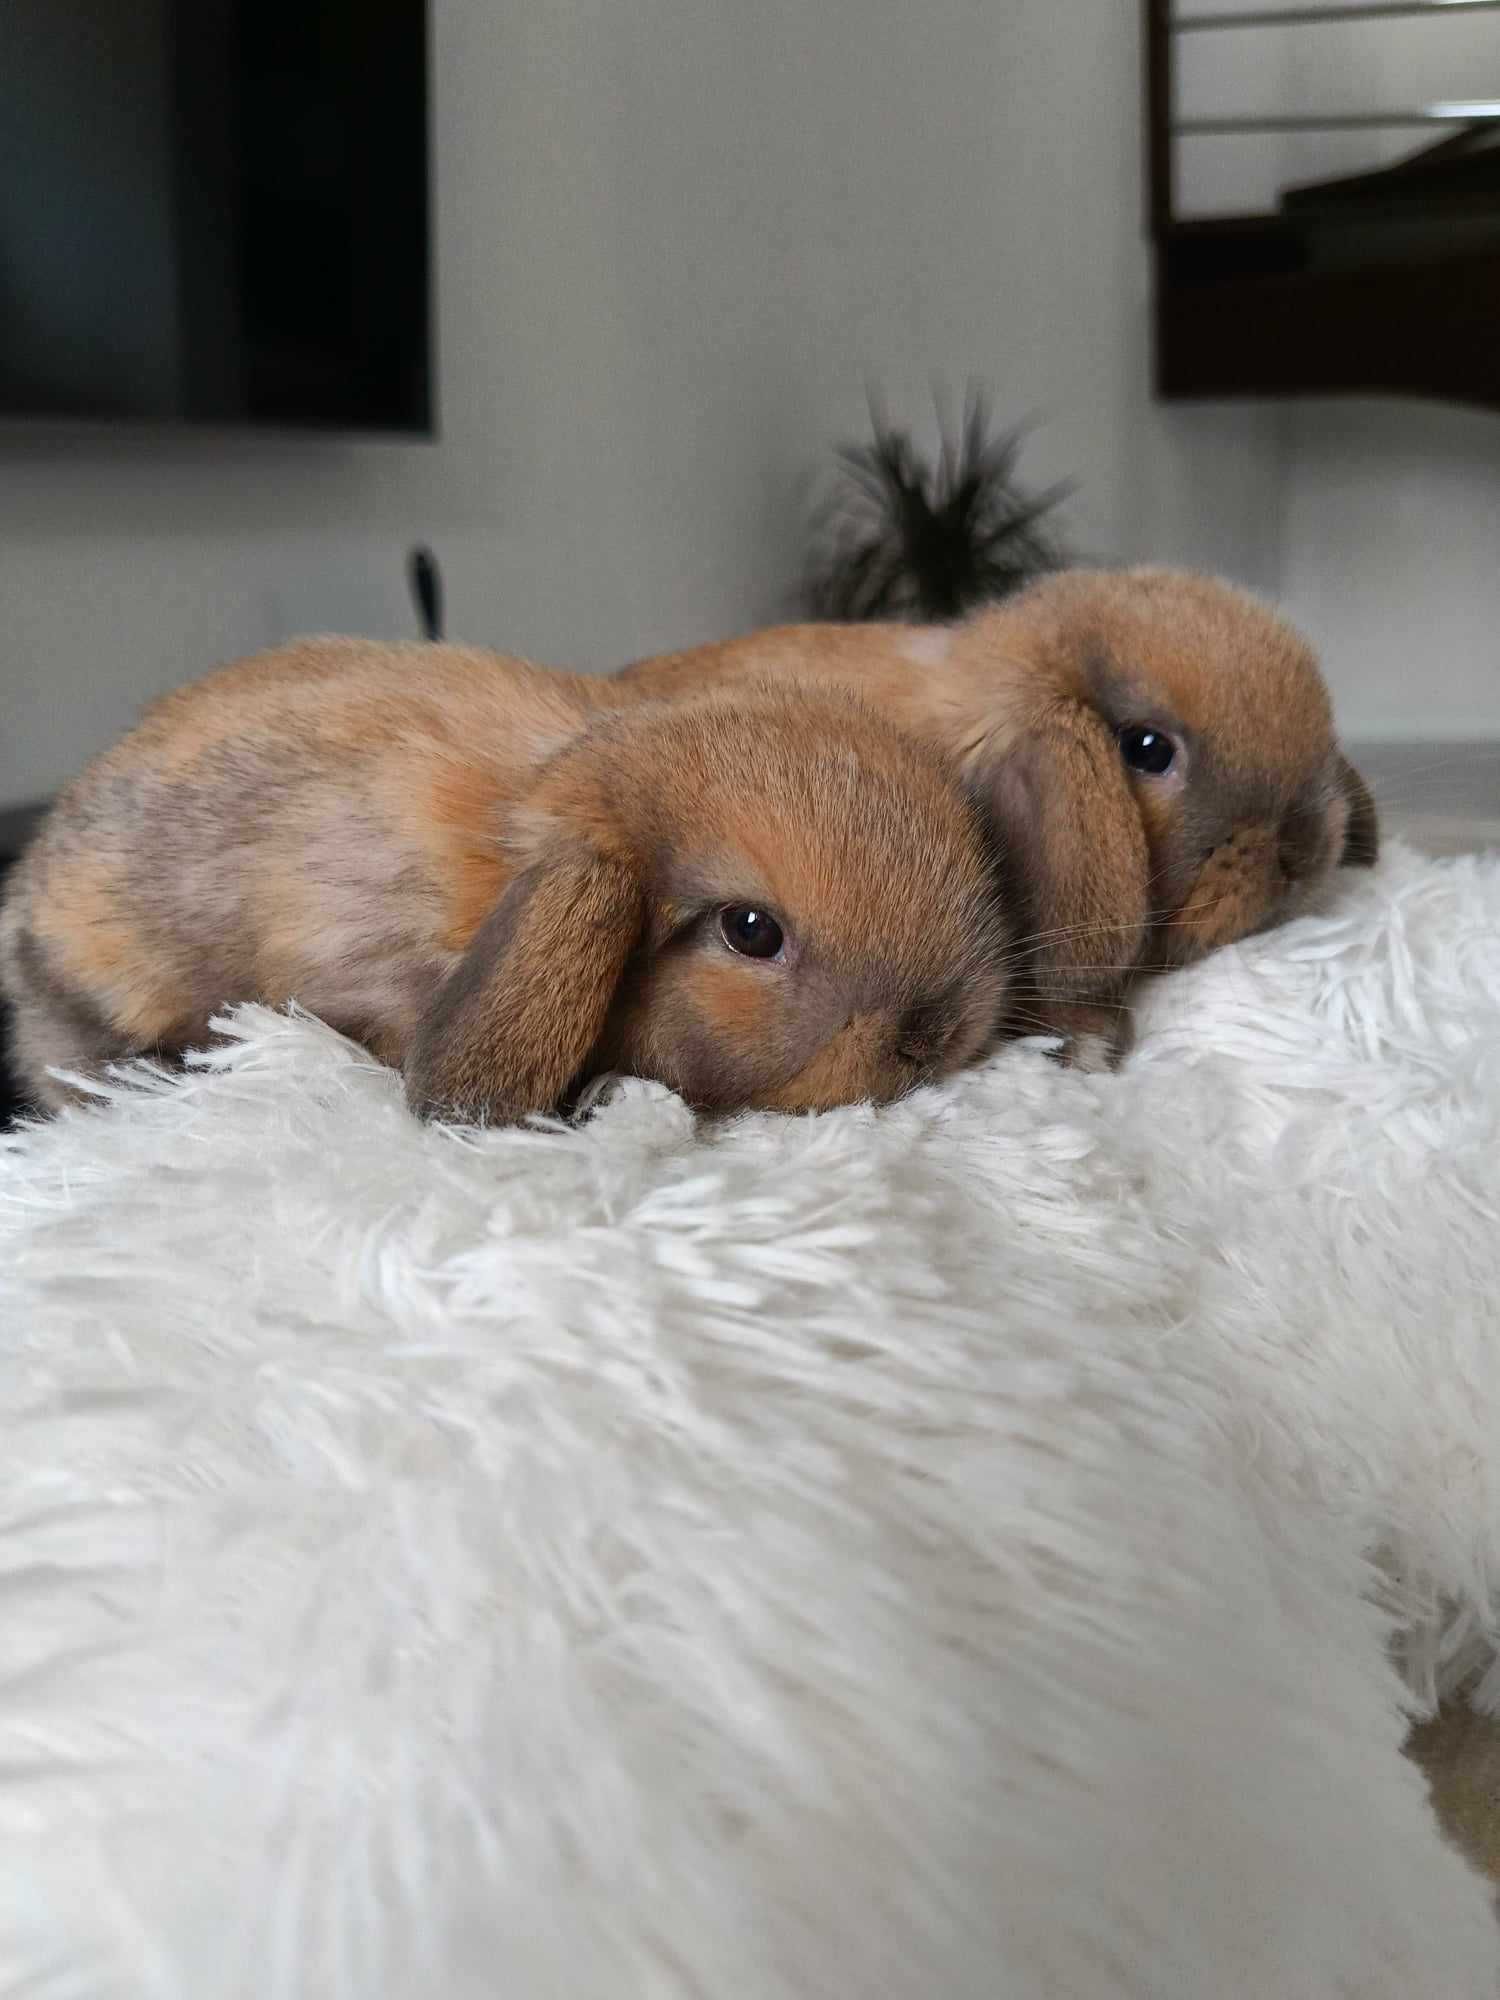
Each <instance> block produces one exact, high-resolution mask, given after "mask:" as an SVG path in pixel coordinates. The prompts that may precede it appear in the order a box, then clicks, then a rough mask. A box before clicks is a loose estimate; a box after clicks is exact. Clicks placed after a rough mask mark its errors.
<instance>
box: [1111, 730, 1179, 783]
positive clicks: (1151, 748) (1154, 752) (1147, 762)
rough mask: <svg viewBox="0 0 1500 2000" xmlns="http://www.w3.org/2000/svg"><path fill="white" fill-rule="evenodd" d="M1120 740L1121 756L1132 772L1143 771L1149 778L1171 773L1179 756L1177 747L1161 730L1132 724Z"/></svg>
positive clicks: (1120, 733) (1121, 732) (1121, 735)
mask: <svg viewBox="0 0 1500 2000" xmlns="http://www.w3.org/2000/svg"><path fill="white" fill-rule="evenodd" d="M1119 740H1120V755H1121V756H1122V757H1123V758H1124V759H1125V762H1126V763H1127V764H1128V765H1129V766H1130V768H1131V770H1132V771H1143V772H1144V773H1145V774H1146V776H1147V777H1148V778H1159V777H1161V776H1162V774H1163V773H1164V772H1166V771H1170V770H1171V768H1172V764H1173V762H1174V760H1175V758H1176V756H1177V745H1176V744H1175V743H1174V742H1173V741H1172V739H1171V737H1170V736H1168V735H1166V733H1165V732H1164V731H1162V730H1160V729H1146V728H1143V727H1142V726H1141V725H1139V724H1132V725H1131V726H1130V727H1128V728H1125V729H1122V730H1121V731H1120V732H1119Z"/></svg>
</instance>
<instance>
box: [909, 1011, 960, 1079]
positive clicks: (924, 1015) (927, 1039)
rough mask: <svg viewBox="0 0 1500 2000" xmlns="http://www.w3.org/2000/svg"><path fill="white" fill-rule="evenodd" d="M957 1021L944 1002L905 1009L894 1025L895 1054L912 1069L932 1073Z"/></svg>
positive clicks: (951, 1036)
mask: <svg viewBox="0 0 1500 2000" xmlns="http://www.w3.org/2000/svg"><path fill="white" fill-rule="evenodd" d="M956 1026H957V1017H956V1015H955V1012H954V1009H953V1007H952V1005H951V1004H950V1003H949V1002H948V1001H946V1000H937V1001H933V1000H926V1001H923V1002H921V1003H920V1004H919V1005H918V1006H915V1007H908V1008H907V1009H906V1011H905V1012H904V1013H903V1014H902V1015H901V1017H900V1019H899V1020H898V1021H897V1023H896V1053H897V1055H898V1056H899V1057H900V1058H901V1060H902V1062H905V1063H910V1064H911V1065H912V1067H913V1068H914V1069H931V1068H932V1067H933V1065H934V1064H935V1063H937V1062H938V1061H940V1060H941V1058H942V1054H943V1051H944V1050H945V1049H946V1048H947V1046H948V1044H949V1042H951V1041H952V1039H953V1031H954V1029H955V1027H956Z"/></svg>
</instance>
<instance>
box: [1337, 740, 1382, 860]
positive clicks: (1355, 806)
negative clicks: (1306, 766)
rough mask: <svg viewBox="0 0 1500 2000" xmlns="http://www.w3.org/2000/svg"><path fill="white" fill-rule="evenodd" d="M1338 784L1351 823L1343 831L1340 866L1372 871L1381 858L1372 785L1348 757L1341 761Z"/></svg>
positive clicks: (1377, 819) (1378, 823) (1378, 825)
mask: <svg viewBox="0 0 1500 2000" xmlns="http://www.w3.org/2000/svg"><path fill="white" fill-rule="evenodd" d="M1339 783H1340V784H1341V785H1342V786H1343V788H1344V797H1345V798H1346V799H1347V800H1348V801H1349V823H1348V825H1347V827H1346V828H1345V830H1344V851H1343V853H1342V854H1341V855H1340V856H1339V865H1340V867H1343V868H1373V867H1374V865H1375V863H1376V862H1377V861H1378V860H1379V858H1380V819H1379V816H1378V814H1377V813H1376V811H1375V800H1374V798H1373V796H1372V795H1371V792H1370V788H1369V786H1368V785H1367V784H1366V783H1365V781H1364V779H1363V778H1362V777H1361V776H1360V775H1359V773H1358V771H1356V770H1355V768H1354V766H1353V765H1352V764H1351V763H1350V762H1349V759H1348V758H1347V757H1340V759H1339Z"/></svg>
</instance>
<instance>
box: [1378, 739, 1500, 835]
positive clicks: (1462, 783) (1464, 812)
mask: <svg viewBox="0 0 1500 2000" xmlns="http://www.w3.org/2000/svg"><path fill="white" fill-rule="evenodd" d="M1348 748H1349V755H1350V757H1351V758H1352V759H1353V761H1354V762H1355V764H1357V765H1358V767H1359V769H1360V770H1361V771H1362V772H1363V773H1364V776H1365V780H1366V782H1367V783H1368V785H1369V787H1370V789H1371V791H1372V792H1373V793H1374V794H1375V803H1376V805H1377V806H1378V807H1379V808H1380V818H1381V824H1382V826H1383V827H1384V828H1385V830H1386V832H1387V833H1391V834H1396V835H1399V836H1400V837H1401V838H1402V839H1404V840H1409V841H1411V842H1412V843H1413V845H1415V846H1417V847H1420V848H1422V849H1423V850H1424V851H1425V852H1427V853H1429V854H1465V853H1472V852H1474V851H1476V850H1479V849H1488V848H1500V742H1478V743H1375V744H1370V743H1365V744H1360V743H1352V744H1350V745H1349V746H1348Z"/></svg>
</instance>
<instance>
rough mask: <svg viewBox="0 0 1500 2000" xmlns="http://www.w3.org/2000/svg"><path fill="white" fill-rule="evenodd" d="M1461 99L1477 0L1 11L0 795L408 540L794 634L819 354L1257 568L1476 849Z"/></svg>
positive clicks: (1471, 301)
mask: <svg viewBox="0 0 1500 2000" xmlns="http://www.w3.org/2000/svg"><path fill="white" fill-rule="evenodd" d="M1496 117H1500V7H1497V6H1496V5H1495V4H1493V0H1426V4H1420V5H1419V4H1413V5H1402V6H1392V5H1368V4H1367V5H1353V4H1349V5H1344V6H1339V5H1325V6H1309V5H1302V6H1299V5H1296V4H1295V0H1286V4H1284V5H1278V6H1274V7H1269V8H1252V7H1248V6H1243V5H1242V6H1232V5H1226V4H1224V0H1180V4H1172V5H1167V4H1162V5H1154V4H1153V5H1149V6H1140V5H1137V4H1135V0H983V4H981V0H922V4H921V5H920V6H894V5H879V4H871V0H759V4H756V5H753V6H747V5H744V4H742V0H528V4H526V5H525V6H520V5H507V4H504V0H427V4H425V5H423V4H421V0H296V3H295V4H293V0H255V4H254V5H251V4H250V0H191V4H187V0H6V4H5V6H4V9H3V11H0V610H3V616H0V815H3V816H4V824H5V826H6V827H8V828H9V829H10V830H11V834H12V836H14V835H15V833H16V830H17V829H18V828H19V827H20V826H21V825H22V824H23V821H22V820H21V818H20V817H19V816H18V809H20V808H23V807H25V806H27V805H29V804H33V803H35V802H37V801H40V800H44V799H45V798H46V797H47V796H48V795H49V794H50V793H51V792H52V791H53V790H54V788H55V787H56V786H57V785H58V784H59V783H60V782H61V781H62V780H64V779H65V778H66V777H67V776H68V775H69V774H70V773H72V772H73V771H75V770H76V769H77V768H78V767H79V765H80V764H81V763H82V762H83V761H84V760H85V759H86V758H87V757H88V756H89V755H90V754H91V753H93V752H94V751H96V750H97V749H99V748H100V747H101V746H102V745H103V744H105V743H106V742H107V741H108V740H109V739H110V738H111V737H112V736H114V735H115V734H116V733H118V732H119V731H120V730H121V729H123V728H124V727H125V726H126V725H127V724H128V723H129V722H130V721H131V719H132V718H133V716H134V715H135V714H136V713H137V711H138V710H139V708H140V706H141V705H142V703H143V702H145V701H146V700H148V699H149V698H150V697H152V696H153V695H155V694H156V693H158V692H160V691H162V690H164V689H166V688H169V687H171V686H173V685H175V684H176V683H178V682H180V681H182V680H184V679H187V678H190V677H192V676H194V675H197V674H199V673H201V672H203V671H204V670H205V669H206V668H207V667H209V666H210V665H211V664H213V663H215V662H217V661H220V660H223V659H225V658H228V657H231V656H234V655H236V654H240V653H244V652H247V651H250V650H252V649H255V648H258V647H262V646H265V645H268V644H271V643H273V642H275V641H277V640H280V639H283V638H286V637H288V636H289V635H291V634H294V633H297V632H304V631H309V630H313V631H317V630H324V631H326V630H338V631H348V632H360V633H371V634H405V635H414V634H415V633H416V632H417V630H418V614H417V612H416V610H415V608H414V604H413V599H412V594H411V589H410V580H409V569H408V564H409V558H410V552H411V550H412V549H413V547H414V546H416V545H419V544H420V545H425V546H427V547H429V548H430V549H431V550H432V551H433V553H434V556H435V558H436V562H437V564H438V566H439V568H440V571H441V583H442V617H443V620H444V624H445V629H446V631H447V634H448V636H450V637H457V638H465V639H471V640H474V641H478V642H482V643H485V644H489V645H494V646H497V647H500V648H503V649H506V650H512V651H518V652H524V653H528V654H531V655H533V656H534V657H537V658H540V659H543V660H548V661H554V662H558V663H568V664H575V665H584V666H599V667H603V666H609V665H614V664H617V663H620V662H623V661H625V660H627V659H629V658H631V657H634V656H637V655H639V654H642V653H645V652H649V651H654V650H658V649H662V648H666V647H677V646H685V645H688V644H691V643H693V642H696V641H699V640H703V639H708V638H711V637H714V636H717V635H722V634H725V633H728V632H731V631H735V630H741V629H744V628H747V627H750V626H753V625H756V624H758V623H765V622H770V621H773V620H776V619H780V618H784V617H787V616H789V615H796V614H797V612H798V611H799V610H800V609H801V608H802V606H803V604H804V602H805V591H806V576H807V568H808V560H809V547H810V541H809V538H810V533H811V529H810V525H809V524H810V520H811V519H812V518H813V512H814V509H815V503H816V501H817V496H818V492H819V487H820V481H822V480H823V479H824V478H825V476H826V475H827V473H828V471H829V468H830V466H831V465H832V464H833V462H834V452H835V450H836V448H837V447H838V446H839V445H840V444H845V443H851V442H852V443H856V444H857V443H858V442H859V441H860V440H861V439H865V440H868V439H869V438H870V436H871V435H872V417H871V394H872V390H873V391H874V392H876V395H877V416H878V414H879V412H880V411H883V412H884V413H885V421H886V422H887V423H888V424H890V425H893V426H905V427H907V428H908V429H909V431H910V435H911V441H912V447H913V450H914V451H915V452H917V453H918V454H919V455H920V454H921V453H924V452H925V453H926V454H927V455H928V456H929V457H930V456H931V455H932V454H933V453H934V452H935V451H936V448H937V436H938V423H939V417H940V414H941V411H942V409H943V407H944V405H943V402H942V394H943V393H944V391H943V385H947V388H946V393H947V394H948V396H949V398H950V402H949V407H950V409H952V410H955V411H956V410H958V409H959V408H960V407H961V404H962V398H963V395H964V392H965V385H966V384H968V383H970V382H971V381H978V382H980V383H982V384H983V385H984V388H985V391H986V393H987V395H988V398H989V416H990V418H991V419H992V420H993V422H994V423H995V425H996V426H999V427H1004V426H1009V425H1017V426H1025V427H1026V428H1025V432H1024V446H1023V447H1022V448H1020V449H1019V458H1017V456H1016V454H1014V453H1013V454H1012V455H1011V457H1010V459H1009V460H1008V461H1007V468H1006V470H1007V477H1011V476H1013V477H1014V478H1015V479H1017V480H1019V481H1020V482H1021V484H1022V486H1023V487H1024V488H1025V490H1026V491H1027V492H1031V493H1041V494H1048V493H1050V489H1052V488H1053V487H1055V486H1056V485H1057V484H1058V483H1059V482H1067V484H1068V492H1067V495H1066V497H1065V498H1064V499H1062V500H1061V501H1059V502H1058V503H1057V504H1056V505H1055V506H1054V507H1052V508H1051V509H1050V511H1049V512H1048V514H1047V523H1048V529H1049V533H1051V534H1052V535H1054V536H1055V538H1056V540H1057V542H1058V544H1059V546H1060V547H1061V548H1063V549H1064V550H1066V551H1067V552H1071V553H1073V554H1075V555H1077V556H1079V557H1081V558H1084V559H1088V560H1094V561H1107V562H1123V561H1133V560H1138V559H1143V558H1149V559H1153V560H1161V561H1167V562H1173V563H1188V564H1196V565H1203V566H1207V567H1210V568H1213V569H1216V570H1220V571H1223V572H1225V573H1227V574H1229V575H1230V576H1232V577H1235V578H1237V579H1239V580H1241V581H1243V582H1246V583H1248V584H1250V585H1252V586H1255V587H1257V588H1259V589H1261V590H1264V591H1266V592H1268V593H1270V594H1271V595H1273V596H1274V597H1276V598H1278V599H1279V600H1281V601H1282V602H1283V603H1284V605H1285V606H1286V607H1287V609H1288V610H1289V611H1290V613H1291V614H1292V616H1293V617H1295V618H1296V619H1297V620H1299V621H1300V622H1301V623H1302V624H1303V625H1304V626H1305V628H1306V629H1307V630H1308V631H1309V632H1310V634H1311V636H1312V637H1313V638H1314V640H1315V641H1316V643H1317V644H1318V645H1319V647H1320V648H1321V649H1322V652H1323V656H1324V660H1325V663H1326V667H1327V671H1328V674H1329V678H1330V680H1331V682H1332V684H1333V688H1334V692H1335V697H1336V701H1337V705H1338V708H1339V711H1340V715H1341V719H1342V723H1343V727H1344V732H1345V735H1346V737H1348V738H1349V739H1350V740H1351V741H1353V742H1355V743H1357V744H1360V745H1362V746H1374V747H1373V750H1372V751H1371V753H1370V755H1371V758H1372V759H1373V762H1374V764H1375V766H1376V769H1377V776H1378V778H1379V779H1380V780H1381V781H1382V782H1386V781H1388V790H1389V794H1390V797H1391V799H1392V800H1393V801H1395V802H1396V804H1397V805H1398V806H1399V807H1400V808H1401V809H1403V810H1406V811H1408V812H1410V813H1412V814H1414V815H1416V817H1418V818H1422V819H1425V821H1426V824H1427V832H1428V834H1429V835H1430V837H1431V838H1432V839H1433V840H1434V841H1435V842H1438V843H1441V842H1443V841H1444V840H1445V839H1452V840H1454V841H1456V842H1457V844H1464V843H1465V842H1466V841H1469V840H1471V839H1473V838H1475V837H1478V836H1476V835H1475V832H1474V829H1475V828H1480V829H1481V831H1483V830H1484V829H1486V828H1488V829H1489V832H1491V833H1494V832H1495V831H1496V829H1495V828H1494V827H1493V826H1491V821H1492V820H1494V821H1500V414H1497V409H1500V312H1497V307H1500V277H1497V274H1500V226H1497V219H1500V182H1497V178H1496V173H1495V167H1496V153H1495V151H1494V149H1493V148H1492V147H1491V146H1490V144H1489V141H1490V139H1491V138H1492V137H1493V136H1494V132H1495V130H1496V129H1497V128H1496V127H1495V126H1494V125H1493V124H1492V123H1491V120H1492V119H1494V118H1496ZM1412 163H1415V167H1414V170H1413V171H1412V172H1408V173H1406V174H1405V176H1404V177H1403V168H1408V167H1411V166H1412ZM1392 167H1394V168H1396V170H1397V177H1396V180H1395V181H1394V182H1393V181H1392V180H1390V179H1389V178H1385V179H1379V178H1377V179H1376V180H1374V181H1371V179H1370V176H1371V174H1372V173H1374V174H1376V175H1377V176H1378V175H1379V174H1380V172H1381V170H1386V169H1390V168H1392ZM1309 190H1311V193H1309V192H1308V191H1309ZM935 384H936V385H937V386H938V392H939V393H938V395H937V397H936V399H935V395H934V385H935ZM1434 746H1437V749H1438V752H1439V753H1440V754H1437V755H1434V754H1433V748H1434ZM1424 774H1426V775H1424ZM1445 829H1446V831H1445ZM0 845H3V841H0Z"/></svg>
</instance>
